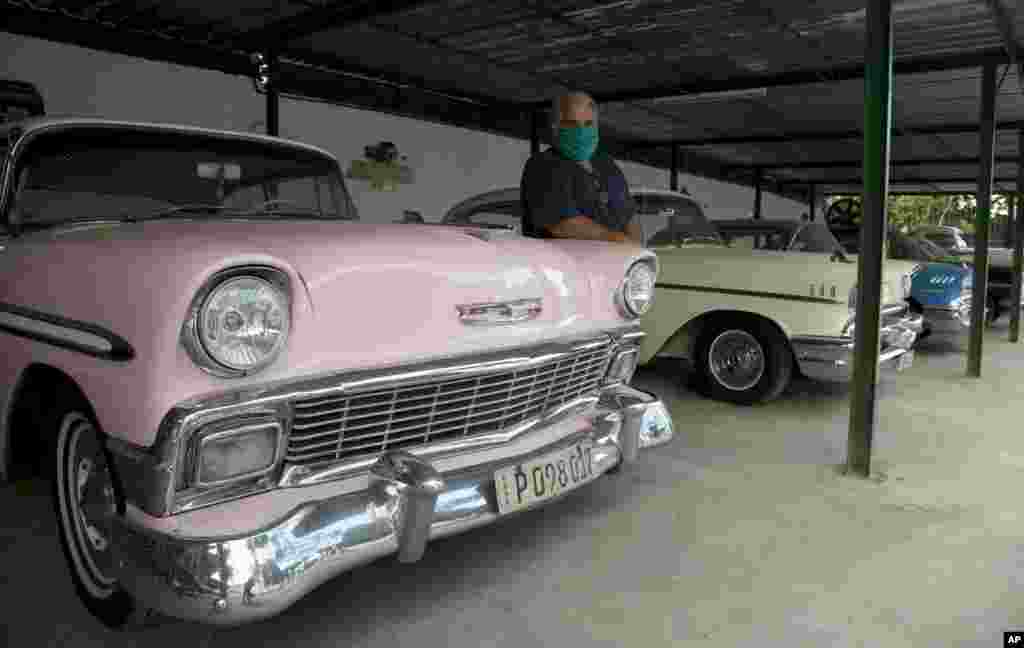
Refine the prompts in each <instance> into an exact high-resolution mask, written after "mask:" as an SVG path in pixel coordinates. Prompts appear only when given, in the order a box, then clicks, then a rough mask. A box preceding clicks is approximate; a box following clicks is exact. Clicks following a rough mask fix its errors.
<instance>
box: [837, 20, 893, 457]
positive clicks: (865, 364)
mask: <svg viewBox="0 0 1024 648" xmlns="http://www.w3.org/2000/svg"><path fill="white" fill-rule="evenodd" d="M866 18H867V25H866V29H867V40H866V46H865V54H864V61H865V64H866V69H865V71H864V188H863V191H864V198H863V205H864V207H863V220H862V223H863V224H862V225H861V232H860V255H859V259H858V264H857V313H856V318H857V319H856V325H855V329H854V331H855V332H854V357H853V385H852V393H851V398H850V428H849V436H848V443H847V458H846V465H847V469H848V470H849V471H850V472H852V473H854V474H857V475H860V476H862V477H867V476H869V475H870V474H871V444H872V441H873V439H874V432H875V427H876V426H877V424H878V401H877V384H878V353H879V337H880V331H879V324H880V320H881V310H882V303H881V302H882V263H883V250H885V231H886V222H885V221H886V214H885V203H886V197H887V195H888V192H889V143H890V138H891V131H892V128H891V126H892V58H893V56H892V0H868V2H867V17H866Z"/></svg>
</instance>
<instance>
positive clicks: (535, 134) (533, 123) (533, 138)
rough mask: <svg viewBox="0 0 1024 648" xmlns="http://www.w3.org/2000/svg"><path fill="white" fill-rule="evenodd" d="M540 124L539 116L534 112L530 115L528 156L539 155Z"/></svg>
mask: <svg viewBox="0 0 1024 648" xmlns="http://www.w3.org/2000/svg"><path fill="white" fill-rule="evenodd" d="M540 122H541V114H540V113H539V112H537V111H536V110H534V111H533V112H531V113H530V155H536V154H537V153H540Z"/></svg>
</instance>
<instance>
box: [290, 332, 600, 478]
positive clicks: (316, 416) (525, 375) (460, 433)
mask: <svg viewBox="0 0 1024 648" xmlns="http://www.w3.org/2000/svg"><path fill="white" fill-rule="evenodd" d="M612 350H613V347H612V344H611V343H608V344H603V345H600V346H594V345H590V346H589V347H586V348H583V349H580V350H577V351H574V352H572V353H569V354H567V355H563V356H561V357H558V358H556V359H552V360H549V361H546V362H540V363H537V364H532V365H530V366H528V367H524V368H522V369H519V370H505V371H500V372H490V373H486V374H481V375H476V376H469V377H465V376H460V377H458V378H453V377H447V378H443V379H438V380H435V381H432V382H420V383H418V384H407V385H402V386H399V387H389V388H384V389H375V390H366V391H360V392H358V393H339V394H337V395H331V396H320V397H317V398H306V399H300V400H296V401H294V402H293V403H292V412H293V419H292V425H291V434H290V435H289V439H288V449H287V453H286V456H285V461H286V462H287V463H289V464H291V465H301V466H307V467H311V468H315V467H320V466H323V465H326V464H331V463H334V462H337V461H341V460H345V459H353V458H363V457H367V456H373V455H378V454H380V453H382V452H384V451H386V450H392V449H397V448H408V447H410V446H419V445H423V444H426V443H432V442H436V441H448V440H452V439H458V438H464V437H471V436H476V435H481V434H488V433H492V432H497V431H500V430H503V429H506V428H508V427H510V426H513V425H516V424H518V423H522V422H525V421H528V420H530V419H532V418H534V417H536V416H539V415H542V414H544V413H546V412H549V411H551V410H552V409H554V408H556V407H558V406H560V405H563V404H565V403H568V402H570V401H572V400H574V399H576V398H579V397H581V396H587V395H595V394H596V393H597V390H598V388H599V385H600V382H601V380H602V379H603V377H604V375H605V373H606V372H607V369H608V363H609V362H610V360H611V354H612Z"/></svg>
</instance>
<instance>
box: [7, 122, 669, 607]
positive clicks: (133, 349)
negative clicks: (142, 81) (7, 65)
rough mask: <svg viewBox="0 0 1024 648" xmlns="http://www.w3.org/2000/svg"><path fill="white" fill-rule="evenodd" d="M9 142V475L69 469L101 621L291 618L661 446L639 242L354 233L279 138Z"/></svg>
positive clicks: (148, 128) (56, 477)
mask: <svg viewBox="0 0 1024 648" xmlns="http://www.w3.org/2000/svg"><path fill="white" fill-rule="evenodd" d="M0 142H3V147H4V148H3V164H4V166H3V184H2V194H0V200H2V202H0V209H2V212H0V213H2V217H3V222H4V225H5V227H4V234H3V236H2V237H0V358H2V361H0V458H2V460H3V461H2V462H0V468H2V470H3V475H2V477H4V478H5V479H8V480H10V479H18V478H21V477H23V476H30V475H32V474H41V475H44V476H46V477H48V478H49V479H51V480H52V483H53V485H54V500H53V501H54V514H55V518H56V522H57V526H58V530H59V535H60V538H61V541H62V544H63V547H64V553H65V557H66V558H67V562H68V566H69V569H70V573H71V577H72V580H73V582H74V586H75V589H76V590H77V592H78V594H79V596H80V597H81V599H82V601H83V602H84V603H85V605H86V606H87V607H88V608H89V610H90V611H91V612H92V613H93V614H94V615H95V616H96V617H98V618H99V619H100V620H101V621H103V622H104V623H105V624H107V625H109V626H112V627H120V626H125V625H134V624H136V623H139V622H142V621H147V620H150V619H153V618H159V617H160V616H163V615H167V616H171V617H178V618H183V619H189V620H196V621H202V622H208V623H217V624H237V623H243V622H247V621H252V620H255V619H260V618H265V617H269V616H272V615H275V614H277V613H279V612H281V611H282V610H284V609H285V608H287V607H288V606H289V605H291V604H292V603H294V602H295V601H296V600H297V599H299V598H301V597H302V596H303V595H305V594H307V593H308V592H309V591H311V590H312V589H313V588H315V587H317V586H318V585H320V584H321V583H323V582H324V581H326V580H328V579H330V578H332V577H333V576H335V575H337V574H339V573H340V572H343V571H345V570H347V569H351V568H353V567H355V566H357V565H360V564H363V563H366V562H368V561H371V560H373V559H375V558H378V557H381V556H385V555H388V554H395V553H397V555H398V558H399V559H400V560H403V561H415V560H417V559H418V558H419V557H420V556H421V555H422V554H423V552H424V549H425V545H426V543H427V541H428V540H430V539H433V538H438V537H442V536H447V535H450V534H455V533H460V532H462V531H467V530H470V529H473V528H475V527H478V526H481V525H486V524H490V523H492V522H494V521H496V520H498V519H499V518H502V517H504V516H507V515H510V514H513V513H516V512H518V511H522V510H524V509H530V508H533V507H536V506H540V505H543V504H546V503H548V502H550V501H552V500H553V499H555V498H558V497H561V496H562V495H564V494H566V493H568V492H569V491H571V490H573V489H575V488H577V487H579V486H582V485H584V484H586V483H587V482H590V481H592V480H594V479H597V478H599V477H600V476H601V475H603V474H604V473H607V472H609V471H612V470H615V469H617V468H618V467H620V466H621V465H622V464H628V463H630V462H632V461H633V460H635V459H636V457H637V453H638V451H639V450H640V449H643V448H647V447H653V446H657V445H660V444H663V443H665V442H667V441H668V440H670V439H671V438H672V435H673V427H672V421H671V419H670V417H669V415H668V413H667V411H666V408H665V407H664V405H663V404H662V403H661V402H660V401H659V400H658V399H657V398H655V397H654V396H651V395H650V394H647V393H644V392H641V391H638V390H636V389H633V388H631V387H629V386H628V383H629V382H630V380H631V377H632V373H633V369H634V364H635V358H636V354H637V345H638V342H639V338H640V337H641V335H642V334H641V333H640V331H639V328H638V323H637V322H638V318H639V316H640V315H642V314H643V313H644V312H645V311H646V310H647V309H648V308H649V306H650V302H651V297H652V294H653V287H654V280H655V277H656V274H657V262H656V259H655V256H654V254H652V253H650V252H647V251H645V250H643V249H640V248H638V247H631V246H625V245H612V244H605V243H597V242H586V241H541V240H532V239H527V238H523V237H521V236H519V235H518V234H516V233H514V232H507V231H500V230H491V229H486V228H481V227H472V226H465V227H459V226H447V225H397V224H390V225H372V224H366V223H361V222H358V220H357V216H356V211H355V209H354V207H353V204H352V202H351V200H350V199H349V196H348V193H347V192H346V188H345V183H344V181H343V178H342V174H341V172H340V170H339V166H338V163H337V161H336V160H335V159H334V158H333V157H332V156H330V155H329V154H327V153H326V152H324V151H322V150H320V149H317V148H314V147H312V146H306V145H301V144H298V143H295V142H289V141H286V140H280V139H275V138H269V137H262V136H256V135H251V134H243V133H228V132H217V131H209V130H202V129H197V128H190V127H181V126H167V125H153V124H135V123H123V122H111V121H103V120H92V119H56V118H39V119H34V120H29V121H22V122H19V123H11V124H6V125H4V126H3V127H0Z"/></svg>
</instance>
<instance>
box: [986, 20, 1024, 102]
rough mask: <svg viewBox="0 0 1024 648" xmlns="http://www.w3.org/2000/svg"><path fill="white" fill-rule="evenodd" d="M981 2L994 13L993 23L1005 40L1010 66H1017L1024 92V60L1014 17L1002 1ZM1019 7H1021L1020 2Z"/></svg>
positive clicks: (1004, 45) (1004, 44)
mask: <svg viewBox="0 0 1024 648" xmlns="http://www.w3.org/2000/svg"><path fill="white" fill-rule="evenodd" d="M981 1H982V2H984V3H985V5H986V6H987V7H988V10H989V12H991V13H992V21H993V22H994V23H995V24H996V29H998V30H999V35H1000V36H1001V37H1002V39H1003V47H1004V48H1005V49H1006V55H1007V56H1009V57H1010V65H1016V66H1017V73H1018V78H1019V79H1020V83H1021V89H1022V90H1024V60H1022V59H1021V46H1020V43H1019V42H1018V41H1017V34H1016V29H1015V28H1014V26H1013V17H1012V16H1011V15H1010V12H1009V10H1007V8H1006V7H1004V6H1003V3H1002V0H981ZM1018 6H1021V5H1020V3H1019V2H1018Z"/></svg>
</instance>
